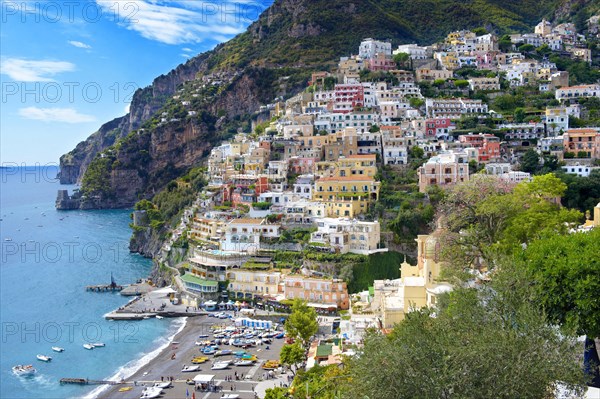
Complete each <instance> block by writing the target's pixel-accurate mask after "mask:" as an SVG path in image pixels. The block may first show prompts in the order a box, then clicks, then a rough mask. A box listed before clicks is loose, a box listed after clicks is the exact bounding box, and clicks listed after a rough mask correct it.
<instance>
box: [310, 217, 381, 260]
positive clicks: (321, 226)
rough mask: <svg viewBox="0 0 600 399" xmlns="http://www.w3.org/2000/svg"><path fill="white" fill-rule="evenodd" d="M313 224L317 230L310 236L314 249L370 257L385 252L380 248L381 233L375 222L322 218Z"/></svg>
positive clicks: (377, 223)
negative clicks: (325, 249)
mask: <svg viewBox="0 0 600 399" xmlns="http://www.w3.org/2000/svg"><path fill="white" fill-rule="evenodd" d="M315 222H316V223H317V228H318V230H317V231H315V232H314V233H312V234H311V235H310V242H311V243H312V245H313V246H315V247H322V248H328V249H330V250H332V251H335V252H339V253H342V254H344V253H348V252H351V253H355V254H362V255H370V254H373V253H376V252H387V248H381V247H380V244H379V241H380V239H381V237H380V233H381V231H380V226H379V222H377V221H375V222H362V221H358V220H356V219H352V220H351V219H347V218H322V219H316V220H315ZM309 245H311V244H310V243H309Z"/></svg>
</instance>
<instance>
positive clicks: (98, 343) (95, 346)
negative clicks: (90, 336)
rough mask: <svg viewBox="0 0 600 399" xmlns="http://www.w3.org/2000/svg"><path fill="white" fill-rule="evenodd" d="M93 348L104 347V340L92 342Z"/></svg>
mask: <svg viewBox="0 0 600 399" xmlns="http://www.w3.org/2000/svg"><path fill="white" fill-rule="evenodd" d="M91 345H92V346H93V347H94V348H104V347H105V346H106V344H105V343H104V342H94V343H93V344H91Z"/></svg>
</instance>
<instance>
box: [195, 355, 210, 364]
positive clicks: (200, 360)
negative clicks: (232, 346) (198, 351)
mask: <svg viewBox="0 0 600 399" xmlns="http://www.w3.org/2000/svg"><path fill="white" fill-rule="evenodd" d="M207 360H208V358H207V357H206V356H198V357H195V358H193V359H192V363H193V364H201V363H204V362H206V361H207Z"/></svg>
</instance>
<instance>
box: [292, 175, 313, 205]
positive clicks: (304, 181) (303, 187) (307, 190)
mask: <svg viewBox="0 0 600 399" xmlns="http://www.w3.org/2000/svg"><path fill="white" fill-rule="evenodd" d="M314 183H315V176H314V175H300V176H298V178H296V182H295V183H294V194H296V195H297V196H299V197H301V198H306V199H311V198H312V191H313V187H314Z"/></svg>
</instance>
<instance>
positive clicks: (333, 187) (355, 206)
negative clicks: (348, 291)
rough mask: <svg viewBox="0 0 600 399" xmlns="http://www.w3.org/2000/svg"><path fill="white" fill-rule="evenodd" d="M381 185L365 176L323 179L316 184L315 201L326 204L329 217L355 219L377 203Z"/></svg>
mask: <svg viewBox="0 0 600 399" xmlns="http://www.w3.org/2000/svg"><path fill="white" fill-rule="evenodd" d="M380 184H381V183H380V182H378V181H375V180H374V179H373V177H371V176H365V175H354V176H344V177H322V178H320V179H319V180H317V181H316V182H315V191H314V192H313V200H315V201H320V202H324V203H325V206H326V211H327V216H329V217H336V216H347V217H354V216H355V215H357V214H360V213H364V212H366V211H367V208H368V206H369V204H371V203H373V202H375V201H377V199H378V198H379V187H380Z"/></svg>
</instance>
